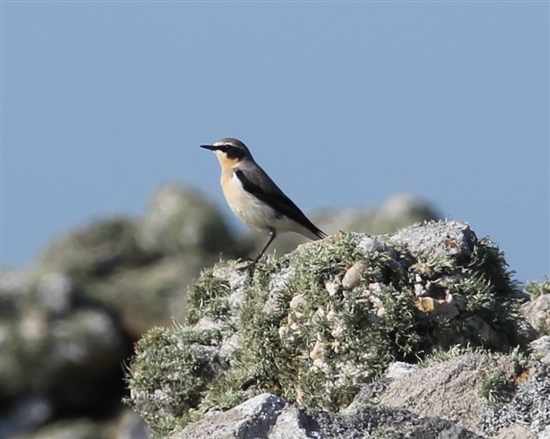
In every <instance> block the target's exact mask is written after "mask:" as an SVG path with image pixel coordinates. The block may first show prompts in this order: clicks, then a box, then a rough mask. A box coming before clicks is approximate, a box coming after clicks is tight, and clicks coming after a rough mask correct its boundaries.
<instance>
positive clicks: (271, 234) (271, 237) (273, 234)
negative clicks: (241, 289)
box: [246, 229, 277, 270]
mask: <svg viewBox="0 0 550 439" xmlns="http://www.w3.org/2000/svg"><path fill="white" fill-rule="evenodd" d="M276 237H277V232H276V231H275V229H269V239H268V240H267V242H266V243H265V245H264V248H262V251H261V252H260V254H259V255H258V256H256V257H255V258H254V259H253V261H252V262H251V263H250V265H248V266H247V267H246V269H247V270H253V269H254V267H255V266H256V264H257V263H258V261H259V260H260V259H261V258H262V256H263V255H264V253H265V251H266V250H267V248H268V247H269V246H270V245H271V243H272V242H273V240H274V239H275V238H276Z"/></svg>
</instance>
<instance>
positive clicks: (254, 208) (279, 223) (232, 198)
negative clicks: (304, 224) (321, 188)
mask: <svg viewBox="0 0 550 439" xmlns="http://www.w3.org/2000/svg"><path fill="white" fill-rule="evenodd" d="M223 192H224V195H225V198H226V200H227V203H228V204H229V207H230V208H231V210H232V211H233V213H234V214H235V215H237V217H238V218H239V219H240V220H241V221H242V222H243V223H245V224H246V225H247V226H248V227H250V228H251V229H254V230H258V231H261V232H265V231H269V230H272V229H276V230H278V231H293V230H294V228H295V224H294V222H293V221H291V220H290V219H288V218H287V217H286V216H284V215H280V214H278V213H277V212H276V211H275V210H274V209H273V208H271V207H269V205H267V204H265V203H264V202H262V201H260V200H259V199H258V198H256V197H255V196H254V195H252V194H249V193H248V192H246V191H245V190H244V189H243V188H242V186H241V185H240V182H239V181H238V179H236V178H234V179H232V180H231V181H230V182H229V184H226V185H225V186H223Z"/></svg>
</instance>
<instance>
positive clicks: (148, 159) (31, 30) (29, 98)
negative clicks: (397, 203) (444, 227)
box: [0, 1, 550, 281]
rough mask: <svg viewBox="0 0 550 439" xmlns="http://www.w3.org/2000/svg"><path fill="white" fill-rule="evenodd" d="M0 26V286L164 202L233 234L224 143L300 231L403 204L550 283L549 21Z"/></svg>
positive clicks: (112, 11)
mask: <svg viewBox="0 0 550 439" xmlns="http://www.w3.org/2000/svg"><path fill="white" fill-rule="evenodd" d="M0 7H1V11H0V12H1V26H2V28H1V33H2V35H1V37H2V42H1V45H2V47H1V49H2V54H1V97H2V103H1V106H2V107H1V110H2V114H1V116H2V121H1V122H2V131H1V159H2V164H1V172H2V175H1V190H2V192H1V194H2V198H1V208H2V210H1V220H2V224H1V226H2V227H1V238H2V239H1V241H2V246H1V263H2V266H3V267H22V266H26V265H28V264H30V263H31V262H32V261H33V260H35V259H36V257H37V256H38V255H39V254H40V252H41V251H43V249H44V248H45V247H46V246H47V245H48V243H50V242H51V241H52V240H53V239H55V238H57V237H59V236H60V235H62V234H63V233H65V232H67V231H68V230H71V229H75V228H77V227H82V226H85V225H87V224H89V223H90V222H91V221H94V220H97V219H100V218H106V217H110V216H112V215H126V216H129V217H135V218H137V217H139V216H141V215H142V214H143V212H144V210H145V208H146V206H147V202H148V200H149V199H150V198H151V196H152V195H153V194H154V193H155V192H156V191H157V190H158V189H159V188H160V187H161V186H163V185H166V184H170V183H177V184H185V185H191V186H193V187H195V188H196V189H197V190H199V191H201V192H202V193H203V194H205V196H207V197H208V198H209V199H210V200H212V201H213V202H215V203H216V204H217V205H219V206H220V209H222V210H223V212H224V213H225V214H226V215H227V217H228V218H230V215H231V213H230V211H229V209H228V208H227V206H226V205H225V202H224V200H223V195H222V193H221V190H220V187H219V183H218V181H219V165H218V163H217V161H216V160H215V158H214V157H213V156H212V155H211V154H210V153H209V152H208V151H205V150H204V149H200V148H199V145H201V144H207V143H212V142H214V141H216V140H218V139H220V138H223V137H237V138H239V139H241V140H242V141H244V142H245V143H246V144H247V145H248V146H249V148H250V149H251V151H252V153H253V155H254V157H255V158H256V160H257V161H258V162H259V163H260V164H261V165H262V167H263V168H264V169H265V170H266V171H268V173H270V174H271V176H272V177H273V178H274V180H276V181H277V183H278V184H279V186H280V187H281V188H282V189H283V190H284V191H285V192H286V193H287V195H289V196H291V198H292V199H293V200H294V201H295V202H296V203H297V204H298V205H299V206H300V207H301V208H302V209H303V210H304V211H305V212H308V213H311V212H315V211H320V210H334V211H338V210H340V209H364V208H369V207H375V206H377V205H379V204H380V203H382V202H383V201H384V200H386V199H387V198H388V197H390V196H391V195H393V194H397V193H410V194H414V195H416V196H418V197H419V198H420V199H423V200H426V201H428V202H430V203H432V204H433V205H434V206H435V207H436V209H437V210H438V211H439V212H440V213H441V215H442V216H443V217H448V218H450V219H456V220H461V221H465V222H468V223H469V224H470V226H471V228H472V229H473V230H474V231H475V232H476V234H477V235H478V236H480V237H481V236H486V235H489V236H490V237H491V238H492V239H493V241H494V242H496V243H497V244H498V245H499V247H500V248H501V249H502V250H503V251H504V252H505V255H506V260H507V261H508V264H509V265H510V268H511V269H512V270H515V271H516V279H517V280H519V281H526V280H533V279H538V280H543V279H544V277H545V275H548V274H550V268H549V265H550V261H549V259H550V236H549V234H550V177H549V173H550V142H549V116H550V114H549V94H550V93H549V77H550V76H549V64H550V63H549V54H550V48H549V40H550V38H549V22H550V18H549V17H550V6H549V3H548V2H545V1H541V2H529V1H518V2H514V1H507V2H499V1H484V2H476V1H468V2H445V1H438V2H430V1H426V2H414V1H410V2H406V1H399V2H389V1H388V2H386V1H378V2H181V1H170V2H163V1H155V2H152V1H151V2H149V1H139V2H134V1H101V2H100V1H55V2H49V1H2V3H1V6H0ZM231 221H233V220H231Z"/></svg>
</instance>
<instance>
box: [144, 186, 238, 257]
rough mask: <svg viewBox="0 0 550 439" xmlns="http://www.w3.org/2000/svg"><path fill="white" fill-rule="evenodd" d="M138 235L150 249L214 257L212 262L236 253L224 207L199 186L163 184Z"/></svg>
mask: <svg viewBox="0 0 550 439" xmlns="http://www.w3.org/2000/svg"><path fill="white" fill-rule="evenodd" d="M137 239H138V241H139V243H140V246H141V247H142V248H144V249H145V250H146V251H148V252H153V253H160V254H163V255H176V254H178V255H183V256H185V257H186V258H188V259H189V260H190V261H192V260H194V259H196V258H202V259H204V256H205V255H210V256H211V257H212V261H211V263H213V262H214V261H216V260H217V259H219V254H220V253H224V255H225V256H226V257H234V256H235V255H236V253H235V251H236V243H235V241H234V239H233V235H232V233H231V231H230V230H229V227H228V225H227V223H226V222H225V220H224V219H223V217H222V215H221V213H220V211H219V210H218V209H217V208H216V207H215V206H214V205H213V204H212V203H210V202H208V201H206V200H205V198H204V197H202V196H201V195H199V194H198V193H197V192H196V191H195V190H193V189H190V188H186V187H181V186H166V187H163V188H161V189H160V190H159V191H158V192H157V193H156V194H155V195H154V196H153V198H152V199H151V201H150V202H149V206H148V209H147V212H146V213H145V216H144V218H143V220H142V221H141V222H140V224H139V227H138V231H137Z"/></svg>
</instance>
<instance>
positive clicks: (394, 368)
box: [386, 361, 418, 379]
mask: <svg viewBox="0 0 550 439" xmlns="http://www.w3.org/2000/svg"><path fill="white" fill-rule="evenodd" d="M417 370H418V366H417V365H416V364H410V363H403V362H402V361H396V362H395V363H392V364H390V365H389V366H388V371H387V373H386V378H394V379H396V378H401V377H403V376H405V375H408V374H410V373H413V372H415V371H417Z"/></svg>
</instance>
